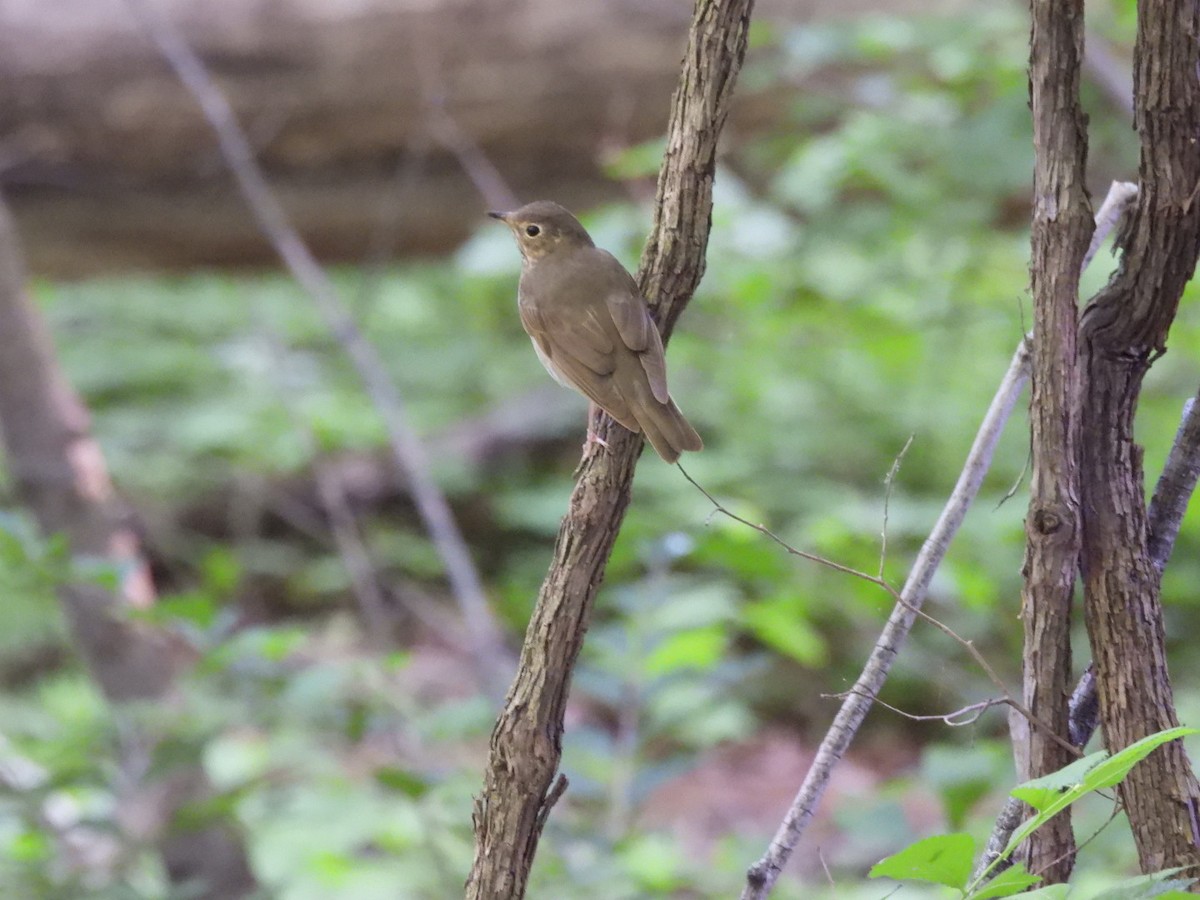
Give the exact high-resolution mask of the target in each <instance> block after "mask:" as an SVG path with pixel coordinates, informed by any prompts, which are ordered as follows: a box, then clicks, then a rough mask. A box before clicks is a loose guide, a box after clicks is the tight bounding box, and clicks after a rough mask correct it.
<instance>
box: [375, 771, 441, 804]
mask: <svg viewBox="0 0 1200 900" xmlns="http://www.w3.org/2000/svg"><path fill="white" fill-rule="evenodd" d="M375 780H376V781H377V782H379V784H380V785H382V786H383V787H385V788H388V789H390V790H393V791H397V792H399V793H401V794H404V795H406V796H408V797H412V798H414V799H416V798H419V797H423V796H424V795H425V794H426V793H428V792H429V782H428V781H426V780H425V779H424V778H422V777H421V776H420V775H417V774H415V773H413V772H410V771H409V770H408V769H402V768H400V767H399V766H383V767H382V768H379V769H376V770H375Z"/></svg>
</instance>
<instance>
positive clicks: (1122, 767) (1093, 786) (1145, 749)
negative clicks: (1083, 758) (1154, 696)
mask: <svg viewBox="0 0 1200 900" xmlns="http://www.w3.org/2000/svg"><path fill="white" fill-rule="evenodd" d="M1196 733H1197V729H1195V728H1169V729H1167V730H1166V731H1160V732H1158V734H1152V735H1150V736H1148V737H1144V738H1142V739H1141V740H1140V741H1135V742H1134V743H1132V744H1130V745H1129V746H1128V747H1126V748H1125V749H1124V750H1121V751H1120V752H1119V753H1115V754H1113V756H1112V757H1111V758H1110V759H1106V760H1105V761H1104V762H1102V763H1100V765H1098V766H1096V768H1094V769H1093V770H1092V771H1091V772H1089V773H1088V777H1087V778H1086V779H1085V780H1084V784H1083V786H1084V787H1085V788H1086V789H1088V790H1090V791H1095V790H1099V789H1101V788H1108V787H1113V786H1114V785H1116V784H1118V783H1119V782H1120V781H1121V779H1123V778H1124V777H1125V776H1126V775H1128V774H1129V770H1130V769H1132V768H1133V767H1134V766H1136V765H1137V764H1138V763H1139V762H1141V761H1142V760H1143V759H1145V758H1146V757H1147V756H1149V755H1150V754H1151V753H1152V752H1153V751H1154V750H1156V749H1158V748H1159V747H1161V746H1162V745H1163V744H1166V743H1169V742H1170V741H1173V740H1176V739H1178V738H1181V737H1186V736H1187V735H1189V734H1196Z"/></svg>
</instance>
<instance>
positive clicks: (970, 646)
mask: <svg viewBox="0 0 1200 900" xmlns="http://www.w3.org/2000/svg"><path fill="white" fill-rule="evenodd" d="M675 466H676V468H678V469H679V471H680V472H682V473H683V477H684V478H686V479H687V480H688V481H689V482H690V483H691V484H692V485H693V486H694V487H695V488H696V489H697V490H698V491H700V493H702V494H703V495H704V496H705V497H707V498H708V500H709V502H710V503H712V505H713V511H714V512H715V513H719V514H721V515H724V516H728V517H729V518H730V519H733V520H734V521H735V522H739V523H741V524H742V525H746V526H748V527H750V528H753V529H754V530H755V531H757V532H758V533H759V534H762V535H765V536H766V537H769V538H770V539H771V540H772V541H774V542H775V543H776V544H778V545H779V546H780V547H782V548H783V549H784V550H786V551H787V552H788V553H790V554H791V555H792V556H798V557H800V558H801V559H806V560H809V561H810V562H814V563H817V564H818V565H821V566H824V567H826V568H828V569H832V570H833V571H835V572H840V573H841V574H843V575H850V576H852V577H854V578H858V579H861V580H863V581H866V582H868V583H869V584H873V585H875V586H876V587H878V588H881V589H883V590H884V591H887V593H888V594H889V595H890V596H891V598H892V600H893V601H894V602H895V603H896V604H897V605H899V606H902V607H904V608H905V609H907V610H908V611H909V612H910V613H912V615H913V616H915V617H917V618H920V619H923V620H924V621H926V622H928V623H929V624H930V625H932V626H933V627H934V628H936V629H938V631H940V632H942V634H944V635H946V636H947V637H948V638H950V639H951V640H952V641H954V642H955V643H957V644H959V645H960V646H962V647H963V648H964V649H965V650H966V651H967V652H968V653H969V654H970V655H971V658H972V659H973V660H975V662H976V663H977V664H978V665H979V667H980V668H981V669H982V670H983V671H984V674H986V675H987V677H988V679H989V680H990V681H991V682H992V684H994V685H995V686H996V688H997V689H998V690H999V691H1000V692H1001V693H1002V694H1003V695H1004V700H1003V702H1004V703H1007V704H1008V705H1009V706H1011V707H1013V708H1014V709H1015V710H1017V711H1018V712H1019V713H1021V715H1023V716H1024V717H1025V718H1026V719H1028V720H1029V722H1030V723H1031V724H1033V725H1036V726H1037V727H1038V728H1041V729H1042V731H1044V732H1045V733H1046V735H1047V737H1048V738H1050V739H1051V740H1055V741H1058V742H1059V743H1060V744H1062V746H1063V747H1064V748H1065V749H1066V750H1068V751H1070V752H1074V748H1073V747H1072V746H1071V745H1070V744H1069V743H1067V742H1066V741H1065V740H1063V739H1062V738H1061V737H1059V736H1058V735H1056V734H1055V733H1054V729H1052V728H1050V726H1048V725H1047V724H1046V723H1045V722H1043V721H1041V720H1040V719H1038V717H1037V716H1035V715H1034V714H1033V712H1032V711H1031V710H1029V709H1028V708H1027V707H1026V706H1025V705H1023V704H1022V703H1021V702H1020V701H1019V700H1017V699H1015V698H1014V697H1013V696H1012V695H1011V694H1010V693H1009V691H1008V688H1007V687H1005V685H1004V681H1003V680H1002V679H1001V678H1000V676H999V675H997V674H996V670H995V669H993V668H992V666H991V663H989V662H988V661H987V658H986V657H985V656H984V655H983V654H982V653H980V652H979V648H978V647H976V646H975V642H974V641H971V640H968V639H967V638H964V637H963V636H962V635H960V634H958V633H957V632H956V631H955V630H954V629H953V628H951V627H950V626H949V625H947V624H946V623H945V622H942V621H941V620H940V619H937V618H935V617H933V616H931V615H930V614H929V613H927V612H925V611H924V610H923V609H921V608H920V606H919V605H918V604H915V603H913V602H911V601H910V600H909V599H908V598H906V597H905V596H904V595H903V593H902V592H900V591H897V590H896V589H895V588H894V587H892V585H891V584H889V583H888V582H887V580H886V579H884V578H882V577H879V576H875V575H871V574H869V573H867V572H863V571H861V570H859V569H854V568H851V567H850V566H846V565H843V564H842V563H837V562H833V561H832V560H830V559H826V558H825V557H823V556H818V555H816V554H814V553H809V552H807V551H805V550H800V549H798V548H796V547H794V546H792V545H791V544H789V543H788V542H787V541H785V540H783V538H781V537H779V536H778V535H777V534H775V532H773V531H771V530H770V529H769V528H767V527H766V526H764V525H755V524H754V523H753V522H750V521H749V520H747V519H744V518H742V517H741V516H739V515H736V514H735V513H732V512H730V511H729V510H728V509H727V508H726V507H725V506H723V505H722V504H721V503H720V502H719V501H718V500H717V499H716V498H714V497H713V495H712V494H711V493H709V492H708V491H707V490H705V489H704V488H703V487H701V486H700V484H699V483H698V482H697V481H696V480H695V479H694V478H692V476H691V475H689V474H688V473H687V471H686V470H685V469H684V468H683V466H681V465H680V464H679V463H676V464H675ZM910 580H911V575H910ZM856 688H857V685H856ZM856 688H852V689H851V690H849V691H846V692H844V693H843V694H842V695H841V696H845V697H849V696H851V695H854V694H856V693H857V694H859V695H860V696H862V697H867V698H869V699H878V697H877V696H876V695H868V694H864V693H862V692H860V691H858V690H857V689H856ZM890 708H891V707H889V709H890Z"/></svg>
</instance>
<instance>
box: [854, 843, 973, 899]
mask: <svg viewBox="0 0 1200 900" xmlns="http://www.w3.org/2000/svg"><path fill="white" fill-rule="evenodd" d="M974 856H975V839H974V838H973V837H971V836H970V835H969V834H963V833H961V832H960V833H958V834H938V835H934V836H933V837H927V838H924V839H923V840H920V841H917V842H916V843H915V844H911V845H909V846H908V847H906V848H904V849H903V850H901V851H900V852H899V853H894V854H892V855H891V856H889V857H888V858H887V859H884V860H881V861H880V862H878V863H876V864H875V865H874V866H873V867H872V869H871V871H870V872H869V873H868V874H869V875H870V877H871V878H894V879H896V880H897V881H910V880H915V881H927V882H930V883H932V884H944V885H946V886H947V887H952V888H958V889H959V890H962V888H963V887H964V885H966V883H967V879H969V878H970V877H971V864H972V860H973V858H974Z"/></svg>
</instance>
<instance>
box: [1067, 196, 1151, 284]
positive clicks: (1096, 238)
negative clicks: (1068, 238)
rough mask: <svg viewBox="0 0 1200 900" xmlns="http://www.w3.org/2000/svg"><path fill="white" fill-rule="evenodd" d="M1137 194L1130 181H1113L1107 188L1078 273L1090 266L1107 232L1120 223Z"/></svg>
mask: <svg viewBox="0 0 1200 900" xmlns="http://www.w3.org/2000/svg"><path fill="white" fill-rule="evenodd" d="M1137 194H1138V188H1137V185H1136V184H1134V183H1133V182H1132V181H1114V182H1113V183H1112V184H1110V185H1109V186H1108V193H1107V194H1106V195H1105V197H1104V202H1103V203H1101V204H1100V208H1099V209H1098V210H1096V230H1095V231H1093V232H1092V240H1091V242H1090V243H1089V244H1088V248H1087V252H1086V253H1084V254H1083V265H1082V266H1081V267H1080V270H1079V271H1080V272H1083V271H1084V270H1085V269H1086V268H1087V267H1088V266H1089V265H1090V264H1091V262H1092V259H1093V258H1094V257H1095V256H1096V253H1097V251H1098V250H1099V249H1100V245H1101V244H1103V243H1104V239H1105V238H1106V237H1108V235H1109V232H1111V231H1112V230H1113V229H1114V228H1115V227H1116V226H1117V223H1118V222H1119V221H1121V216H1123V215H1125V210H1127V209H1129V205H1130V204H1131V203H1133V201H1134V200H1136V199H1137Z"/></svg>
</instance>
